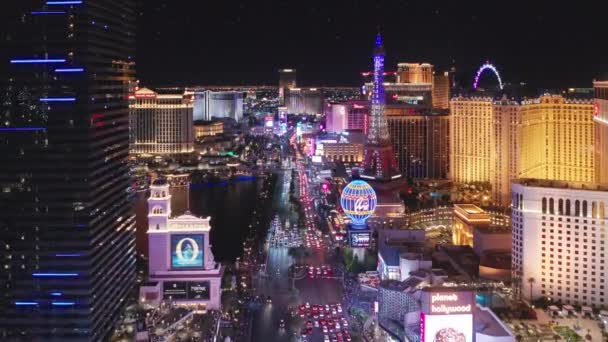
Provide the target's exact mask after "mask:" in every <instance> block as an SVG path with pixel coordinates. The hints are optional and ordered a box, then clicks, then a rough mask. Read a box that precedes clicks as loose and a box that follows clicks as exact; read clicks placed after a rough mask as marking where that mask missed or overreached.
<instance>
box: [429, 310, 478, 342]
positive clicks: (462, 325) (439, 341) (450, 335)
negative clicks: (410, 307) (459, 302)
mask: <svg viewBox="0 0 608 342" xmlns="http://www.w3.org/2000/svg"><path fill="white" fill-rule="evenodd" d="M420 324H421V327H420V335H421V341H422V342H473V315H472V314H465V315H425V314H424V313H422V314H421V315H420Z"/></svg>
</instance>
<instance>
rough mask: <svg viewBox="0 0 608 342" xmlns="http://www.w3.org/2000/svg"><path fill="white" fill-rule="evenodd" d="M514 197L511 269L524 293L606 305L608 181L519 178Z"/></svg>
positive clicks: (553, 298) (515, 185) (590, 304)
mask: <svg viewBox="0 0 608 342" xmlns="http://www.w3.org/2000/svg"><path fill="white" fill-rule="evenodd" d="M512 195H513V202H512V203H513V212H512V227H513V241H512V272H513V277H514V279H519V281H520V290H521V293H522V295H523V297H524V298H526V299H538V298H540V297H546V298H548V299H550V300H552V301H561V302H562V303H564V304H579V305H589V306H602V305H607V304H608V250H607V249H608V242H607V239H606V234H607V232H606V229H607V228H608V226H607V223H608V219H607V215H606V214H607V211H606V209H607V208H606V206H607V205H608V185H598V184H594V183H567V182H559V181H548V180H530V179H522V180H519V181H515V182H514V183H513V186H512ZM531 279H533V280H531Z"/></svg>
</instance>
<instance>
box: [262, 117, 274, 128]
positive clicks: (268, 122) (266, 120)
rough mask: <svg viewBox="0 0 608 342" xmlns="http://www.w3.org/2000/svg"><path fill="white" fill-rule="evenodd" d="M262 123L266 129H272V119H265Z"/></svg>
mask: <svg viewBox="0 0 608 342" xmlns="http://www.w3.org/2000/svg"><path fill="white" fill-rule="evenodd" d="M264 121H265V126H266V127H267V128H272V126H274V118H273V117H272V116H267V117H265V118H264Z"/></svg>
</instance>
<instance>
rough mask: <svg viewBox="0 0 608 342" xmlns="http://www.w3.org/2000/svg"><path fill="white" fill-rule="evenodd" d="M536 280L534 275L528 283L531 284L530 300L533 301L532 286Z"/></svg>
mask: <svg viewBox="0 0 608 342" xmlns="http://www.w3.org/2000/svg"><path fill="white" fill-rule="evenodd" d="M535 282H536V279H534V277H530V278H528V284H530V301H532V287H533V286H534V283H535Z"/></svg>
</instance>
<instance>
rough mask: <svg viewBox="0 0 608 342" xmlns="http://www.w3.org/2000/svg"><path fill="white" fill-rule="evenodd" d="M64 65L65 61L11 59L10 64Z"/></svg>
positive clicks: (58, 59) (60, 59) (57, 59)
mask: <svg viewBox="0 0 608 342" xmlns="http://www.w3.org/2000/svg"><path fill="white" fill-rule="evenodd" d="M39 63H65V59H62V58H54V59H11V64H39Z"/></svg>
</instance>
